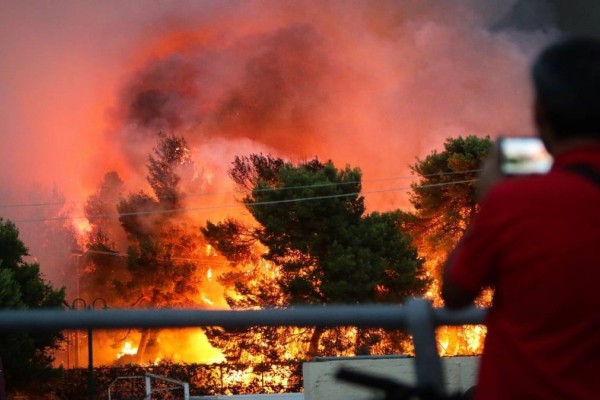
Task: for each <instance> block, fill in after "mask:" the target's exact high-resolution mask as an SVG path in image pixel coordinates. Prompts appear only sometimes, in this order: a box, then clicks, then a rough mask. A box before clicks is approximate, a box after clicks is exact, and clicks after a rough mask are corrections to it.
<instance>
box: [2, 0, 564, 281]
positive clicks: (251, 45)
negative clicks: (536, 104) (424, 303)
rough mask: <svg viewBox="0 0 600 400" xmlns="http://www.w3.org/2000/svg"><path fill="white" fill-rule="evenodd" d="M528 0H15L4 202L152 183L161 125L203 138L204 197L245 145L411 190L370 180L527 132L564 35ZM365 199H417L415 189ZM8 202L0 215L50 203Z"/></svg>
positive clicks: (7, 14)
mask: <svg viewBox="0 0 600 400" xmlns="http://www.w3.org/2000/svg"><path fill="white" fill-rule="evenodd" d="M521 3H522V2H517V1H510V0H506V1H498V2H493V5H491V4H490V2H480V1H477V0H462V1H453V2H439V1H434V0H429V1H418V0H414V1H406V0H394V1H392V0H390V1H378V2H368V1H341V0H340V1H303V2H292V1H202V2H192V1H189V2H186V1H180V2H177V3H170V2H169V3H167V2H152V3H150V2H141V1H140V2H127V3H121V4H119V5H115V4H114V3H104V2H91V3H87V2H86V3H78V2H60V1H59V2H50V1H37V2H33V3H30V2H28V3H23V2H19V1H8V2H3V4H2V5H1V6H0V38H1V42H0V53H2V54H3V56H2V63H3V68H2V69H0V104H1V105H2V107H0V124H2V125H1V126H0V128H1V129H2V136H1V138H0V141H1V143H0V160H2V165H3V168H2V169H1V170H0V184H1V185H2V194H0V203H2V204H31V203H44V202H46V201H47V198H45V197H43V196H41V197H39V196H37V197H36V196H34V197H27V196H25V193H29V192H31V190H27V189H28V188H31V187H33V186H42V187H50V186H52V185H56V186H57V187H58V188H59V189H60V191H61V192H62V193H64V196H65V197H66V199H67V200H68V201H67V203H69V202H70V201H74V202H79V203H75V204H70V203H69V204H67V206H71V207H72V208H73V209H74V210H75V211H74V212H75V213H76V215H82V214H81V212H79V213H78V211H77V210H78V208H79V209H81V206H82V203H81V202H82V201H84V200H85V199H86V197H87V196H88V195H90V194H91V193H93V192H94V190H95V188H96V187H97V185H98V184H99V182H100V181H101V179H102V177H103V176H104V174H105V173H106V172H108V171H112V170H114V171H116V172H118V173H119V175H120V176H121V178H122V179H123V180H124V181H125V182H126V184H127V185H128V190H130V191H137V190H139V189H140V188H147V186H146V182H145V175H146V164H147V163H148V154H149V153H150V152H151V150H152V148H153V147H154V146H155V145H156V142H157V138H158V133H159V132H161V131H162V132H166V133H174V134H177V135H183V136H184V137H185V138H186V140H187V141H188V143H189V144H190V145H191V150H192V156H193V160H194V162H195V163H196V165H197V166H198V170H199V173H200V174H201V177H202V179H201V180H200V181H199V185H200V186H199V187H201V188H202V191H203V192H204V193H224V192H226V191H230V190H231V184H230V182H229V179H228V177H227V175H226V171H227V169H228V168H229V166H230V163H231V161H232V160H233V157H234V156H235V155H245V154H248V153H256V152H261V151H262V152H265V153H273V154H275V155H278V156H282V157H286V158H290V159H292V160H295V161H297V160H304V159H307V158H312V157H314V156H318V157H319V158H320V159H323V160H326V159H332V160H333V161H334V162H335V163H336V164H337V165H340V166H343V165H344V164H350V165H352V166H358V167H360V168H362V170H363V171H364V181H365V184H364V189H365V191H366V192H368V191H369V190H371V189H392V188H407V187H408V186H409V183H410V180H406V179H405V180H396V181H394V180H386V181H383V182H380V183H375V182H371V181H372V180H375V179H379V178H391V177H406V176H407V175H409V172H408V165H409V164H411V163H413V162H414V161H415V158H416V157H423V156H424V155H425V154H428V153H429V152H431V151H432V150H433V149H436V148H438V149H439V148H440V147H441V143H442V142H443V140H444V139H445V138H447V137H450V136H458V135H467V134H476V135H487V134H489V135H492V136H495V135H498V134H500V133H508V134H527V133H531V131H532V128H531V123H530V117H529V113H528V109H529V103H530V90H529V84H528V80H527V67H528V64H529V61H530V59H531V57H532V55H533V54H534V53H535V52H536V51H537V50H538V49H539V48H540V46H541V45H543V44H544V43H546V42H547V41H548V40H550V39H551V38H552V37H553V35H555V33H554V32H553V30H552V27H551V22H552V12H551V11H552V10H551V8H550V6H549V5H548V4H547V2H545V1H536V2H532V3H534V5H535V7H536V8H535V9H533V10H532V9H531V8H532V7H522V6H520V4H521ZM529 15H535V16H536V18H534V19H528V18H527V16H529ZM540 16H541V17H543V18H541V17H540ZM524 21H525V22H524ZM40 192H41V191H40ZM366 197H367V205H368V206H369V208H370V209H371V210H372V209H375V208H377V209H392V208H398V207H406V206H407V202H406V197H405V192H403V191H402V190H399V191H389V192H387V193H385V194H373V195H369V194H368V193H367V195H366ZM227 199H228V200H224V199H223V198H221V197H219V198H218V200H215V199H213V202H214V203H216V204H230V203H233V196H231V194H229V195H228V197H227ZM198 201H200V200H198ZM13 210H14V208H1V209H0V216H4V217H9V218H14V219H17V220H29V219H35V218H39V217H40V215H41V214H39V213H38V209H36V208H30V209H27V210H23V209H21V211H20V214H19V216H18V218H17V217H15V216H14V215H15V214H14V211H13ZM229 212H230V210H229V209H221V210H213V211H212V212H211V214H210V215H208V212H204V213H198V219H200V220H205V219H207V218H208V217H210V218H213V215H215V214H218V215H219V216H224V215H227V214H228V213H229ZM77 213H78V214H77ZM47 215H48V211H47V210H46V211H45V212H44V214H43V216H47ZM57 215H58V214H57ZM33 223H38V224H39V223H41V222H27V224H33ZM23 224H25V222H22V223H18V225H19V226H24V225H23ZM27 229H29V228H27ZM27 229H25V230H27ZM29 239H30V238H28V237H25V240H26V242H27V241H28V240H29ZM28 244H29V245H30V246H31V247H32V253H35V252H36V244H35V243H31V242H29V243H28ZM38 247H39V246H38ZM56 267H58V266H56V265H54V266H49V265H45V264H44V262H42V268H43V269H45V270H46V271H47V273H48V274H49V275H51V276H53V277H54V276H56V277H58V276H59V274H54V273H52V268H56ZM57 279H58V278H57Z"/></svg>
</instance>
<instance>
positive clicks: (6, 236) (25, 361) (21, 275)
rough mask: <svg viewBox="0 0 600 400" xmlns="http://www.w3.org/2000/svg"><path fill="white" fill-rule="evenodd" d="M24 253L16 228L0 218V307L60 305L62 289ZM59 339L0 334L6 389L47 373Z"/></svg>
mask: <svg viewBox="0 0 600 400" xmlns="http://www.w3.org/2000/svg"><path fill="white" fill-rule="evenodd" d="M28 255H29V253H28V249H27V247H26V246H25V244H24V243H23V242H22V241H21V240H20V239H19V231H18V229H17V227H16V226H15V225H14V224H13V223H12V222H10V221H5V220H3V219H2V218H0V308H11V309H36V308H57V307H58V308H60V307H62V305H63V301H64V297H65V291H64V288H63V289H58V290H57V289H54V288H53V287H52V286H51V285H50V284H49V283H48V282H46V281H45V280H44V277H43V276H42V274H41V273H40V267H39V265H38V264H37V263H29V262H26V261H25V259H24V258H25V257H26V256H28ZM61 341H62V335H61V333H60V332H36V333H1V334H0V358H2V362H3V364H4V369H5V376H6V381H7V385H8V386H9V389H11V388H12V389H15V388H21V387H25V386H26V385H27V384H29V383H30V379H31V377H32V376H36V379H40V380H42V379H43V378H44V377H45V376H48V375H49V374H50V371H51V363H52V361H53V356H52V351H53V350H54V349H56V348H58V347H59V345H60V343H61Z"/></svg>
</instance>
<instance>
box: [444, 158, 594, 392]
mask: <svg viewBox="0 0 600 400" xmlns="http://www.w3.org/2000/svg"><path fill="white" fill-rule="evenodd" d="M575 163H585V164H588V165H590V166H591V167H593V168H594V169H595V170H596V171H599V172H600V146H598V147H592V148H585V149H583V148H582V149H577V150H571V151H568V152H565V153H562V154H560V155H559V156H558V157H557V158H556V160H555V162H554V166H553V168H552V170H551V171H550V173H548V174H546V175H541V176H528V177H522V178H515V179H507V180H506V182H502V183H499V184H498V185H496V186H495V187H494V188H493V189H492V190H491V192H490V193H489V194H488V196H487V197H486V198H485V200H484V201H483V202H482V204H481V210H480V212H479V213H478V214H477V215H476V217H475V218H474V221H473V223H472V225H471V226H470V228H469V230H468V232H467V233H466V234H465V237H464V238H463V240H462V241H461V243H460V244H459V246H458V247H457V248H456V250H455V252H454V253H453V259H452V264H451V265H450V267H449V268H450V270H449V276H450V279H451V280H452V282H453V283H454V284H456V285H458V286H460V287H463V288H464V289H466V290H469V291H475V290H478V289H480V288H481V287H485V286H492V287H494V288H495V295H494V301H493V306H492V309H491V310H490V313H489V316H488V319H487V325H488V335H487V337H486V341H485V346H484V352H483V356H482V360H481V367H480V371H479V379H478V385H477V389H476V394H475V398H476V399H482V400H491V399H511V400H512V399H527V400H531V399H560V400H564V399H600V186H598V185H597V184H595V183H594V182H592V181H591V180H590V179H588V178H585V177H582V176H580V175H578V174H577V173H574V172H570V171H566V170H565V167H566V166H567V165H569V164H575Z"/></svg>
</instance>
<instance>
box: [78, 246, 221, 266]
mask: <svg viewBox="0 0 600 400" xmlns="http://www.w3.org/2000/svg"><path fill="white" fill-rule="evenodd" d="M89 253H92V254H102V255H107V256H113V257H122V258H129V257H131V255H129V254H127V253H121V252H118V251H102V250H86V251H85V252H84V254H89ZM159 260H164V261H166V260H171V261H189V262H193V263H196V264H210V265H215V264H223V265H225V264H230V262H229V261H224V260H205V259H200V258H184V257H170V258H164V257H163V258H159Z"/></svg>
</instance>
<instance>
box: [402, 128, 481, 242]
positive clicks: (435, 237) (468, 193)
mask: <svg viewBox="0 0 600 400" xmlns="http://www.w3.org/2000/svg"><path fill="white" fill-rule="evenodd" d="M491 145H492V141H491V139H490V137H489V136H487V137H484V138H480V137H477V136H467V137H465V138H463V137H457V138H448V139H446V141H445V142H444V150H443V151H441V152H437V151H433V152H432V153H431V154H429V155H428V156H427V157H425V158H424V159H422V160H419V159H417V162H416V163H415V164H413V165H412V166H411V169H412V171H413V172H414V173H415V174H416V175H417V182H415V183H413V184H412V185H411V193H410V202H411V203H412V205H413V206H414V208H415V210H416V212H415V215H416V217H417V218H418V223H417V224H414V227H415V228H417V229H416V230H417V231H420V236H422V235H425V236H426V238H427V240H428V241H429V242H432V243H433V242H434V243H435V244H436V246H437V247H438V248H440V249H443V250H444V251H449V250H450V249H451V248H453V247H454V245H455V244H456V242H457V240H458V239H459V238H460V237H461V236H462V234H463V233H464V231H465V229H466V227H467V226H468V224H469V222H470V221H471V218H472V217H473V215H475V213H476V212H477V200H476V197H475V185H476V180H477V173H478V170H479V169H480V168H481V165H482V163H483V160H484V159H485V157H486V156H487V154H488V152H489V150H490V148H491Z"/></svg>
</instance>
